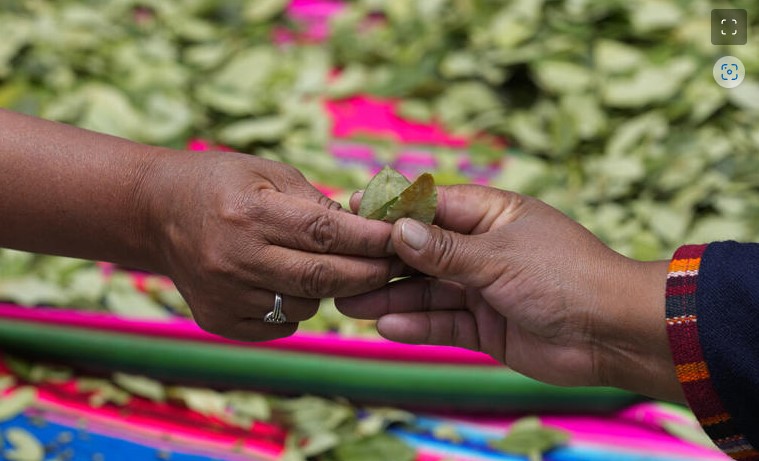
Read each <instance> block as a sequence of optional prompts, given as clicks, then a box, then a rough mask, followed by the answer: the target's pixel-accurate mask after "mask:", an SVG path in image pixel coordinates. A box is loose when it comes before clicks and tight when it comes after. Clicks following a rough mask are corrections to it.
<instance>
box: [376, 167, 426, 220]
mask: <svg viewBox="0 0 759 461" xmlns="http://www.w3.org/2000/svg"><path fill="white" fill-rule="evenodd" d="M436 209H437V190H436V189H435V180H434V179H433V178H432V175H431V174H429V173H424V174H423V175H421V176H419V178H417V180H416V181H414V183H413V184H411V185H410V186H409V187H407V188H406V190H404V191H403V192H401V195H400V197H398V201H397V202H395V203H392V204H391V205H390V206H389V207H388V209H387V214H386V216H385V218H384V220H385V221H387V222H391V223H392V222H395V221H397V220H399V219H401V218H413V219H416V220H417V221H421V222H424V223H427V224H432V220H433V219H435V210H436Z"/></svg>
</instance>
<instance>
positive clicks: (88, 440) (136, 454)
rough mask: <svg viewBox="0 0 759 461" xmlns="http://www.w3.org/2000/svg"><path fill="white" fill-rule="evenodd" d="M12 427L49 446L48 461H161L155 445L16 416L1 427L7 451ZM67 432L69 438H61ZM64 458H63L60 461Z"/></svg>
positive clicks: (181, 458)
mask: <svg viewBox="0 0 759 461" xmlns="http://www.w3.org/2000/svg"><path fill="white" fill-rule="evenodd" d="M12 427H19V428H22V429H25V430H26V431H28V432H30V433H31V434H33V435H34V436H35V437H37V439H39V441H40V442H41V443H42V445H43V446H45V447H46V451H47V453H46V455H45V459H46V460H50V459H68V460H69V461H93V460H97V459H98V458H99V456H98V454H100V455H102V458H101V459H104V460H105V461H141V460H155V461H159V460H161V459H162V458H161V457H160V455H161V452H160V450H159V449H158V448H156V447H154V446H149V445H143V444H140V443H135V442H131V441H128V440H123V439H118V438H114V437H109V436H105V435H100V434H97V433H95V432H90V431H87V430H82V429H79V428H77V427H69V426H65V425H61V424H56V423H51V422H48V421H44V422H43V423H42V424H39V423H37V424H35V423H34V421H33V420H32V419H30V418H29V417H28V416H26V415H19V416H16V417H15V418H13V419H10V420H8V421H5V422H3V423H2V424H0V431H2V433H3V441H4V442H5V444H4V448H5V449H6V450H7V449H9V448H10V447H11V445H10V444H9V443H8V441H7V439H5V431H6V430H7V429H10V428H12ZM65 433H67V434H68V436H62V434H65ZM67 440H68V441H67ZM64 453H70V455H65V454H64ZM167 454H168V455H169V457H168V458H166V459H169V460H170V461H223V459H224V458H221V457H218V458H217V457H208V456H203V455H196V454H190V453H182V452H178V451H174V450H172V451H171V452H170V453H167ZM61 456H62V458H58V457H61ZM69 456H70V457H69ZM3 459H4V458H3Z"/></svg>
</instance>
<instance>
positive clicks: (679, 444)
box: [450, 410, 725, 461]
mask: <svg viewBox="0 0 759 461" xmlns="http://www.w3.org/2000/svg"><path fill="white" fill-rule="evenodd" d="M625 411H626V410H624V411H623V412H622V415H615V416H610V417H602V416H577V415H571V416H564V415H549V416H540V419H541V421H542V422H543V423H545V424H546V425H548V426H554V427H558V428H562V429H565V430H567V431H569V432H571V433H572V444H573V445H575V444H576V445H582V446H594V447H598V448H604V447H606V448H607V449H608V447H614V449H624V450H626V451H628V452H629V453H647V454H655V453H656V454H668V455H674V456H683V457H685V458H686V459H699V460H704V461H709V460H714V461H724V460H725V455H724V454H723V453H722V452H720V451H718V450H709V449H708V448H705V447H701V446H698V445H693V444H689V443H687V442H683V441H682V440H680V439H677V438H676V437H674V436H671V435H669V434H667V433H666V432H664V430H662V429H659V428H658V427H651V426H649V425H647V424H641V423H640V422H636V421H629V420H626V417H625V416H624V414H625ZM515 419H516V418H492V419H488V418H466V419H460V418H450V420H451V421H455V422H456V424H464V425H468V426H472V427H474V428H476V429H477V430H480V431H482V432H483V433H492V434H493V435H494V436H497V435H503V434H504V433H505V432H506V431H507V430H508V428H509V427H510V426H511V424H512V423H513V422H514V420H515Z"/></svg>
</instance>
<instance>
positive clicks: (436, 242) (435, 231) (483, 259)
mask: <svg viewBox="0 0 759 461" xmlns="http://www.w3.org/2000/svg"><path fill="white" fill-rule="evenodd" d="M392 240H393V246H394V248H395V251H396V253H397V254H398V256H399V257H400V258H401V259H402V260H403V261H404V262H405V263H406V264H408V265H409V266H411V267H413V268H414V269H417V270H419V271H421V272H423V273H425V274H427V275H430V276H434V277H438V278H442V279H446V280H452V281H454V282H458V283H461V284H463V285H467V286H470V287H476V288H480V287H483V286H486V285H489V284H490V283H492V282H493V280H495V279H496V278H497V276H498V274H497V273H496V271H495V270H494V267H493V266H494V264H493V262H494V256H495V255H496V254H497V252H496V251H493V249H492V248H491V247H492V245H491V244H490V242H489V240H488V239H487V237H486V236H485V235H484V234H480V235H464V234H459V233H457V232H453V231H448V230H444V229H441V228H439V227H437V226H429V225H427V224H423V223H421V222H419V221H415V220H413V219H408V218H405V219H401V220H398V221H397V222H396V223H395V225H394V226H393V234H392Z"/></svg>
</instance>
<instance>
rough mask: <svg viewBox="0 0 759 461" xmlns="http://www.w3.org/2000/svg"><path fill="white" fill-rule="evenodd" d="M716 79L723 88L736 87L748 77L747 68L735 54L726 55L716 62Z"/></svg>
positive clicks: (713, 72)
mask: <svg viewBox="0 0 759 461" xmlns="http://www.w3.org/2000/svg"><path fill="white" fill-rule="evenodd" d="M712 75H714V81H716V82H717V84H718V85H719V86H721V87H722V88H735V87H737V86H738V85H740V84H741V83H743V79H744V78H745V77H746V68H745V67H744V66H743V63H742V62H741V60H740V59H738V58H736V57H735V56H724V57H722V58H720V60H719V61H717V62H716V63H715V64H714V69H713V70H712Z"/></svg>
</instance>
